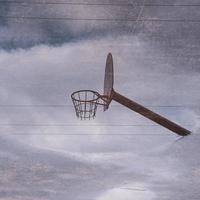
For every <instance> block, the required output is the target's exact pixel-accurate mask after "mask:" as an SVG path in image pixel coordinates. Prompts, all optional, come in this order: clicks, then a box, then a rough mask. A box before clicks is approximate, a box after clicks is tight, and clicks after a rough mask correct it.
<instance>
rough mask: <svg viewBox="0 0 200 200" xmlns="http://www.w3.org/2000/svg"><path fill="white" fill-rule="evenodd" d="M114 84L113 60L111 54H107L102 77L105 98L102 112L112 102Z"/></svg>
mask: <svg viewBox="0 0 200 200" xmlns="http://www.w3.org/2000/svg"><path fill="white" fill-rule="evenodd" d="M113 84H114V74H113V58H112V54H111V53H109V54H108V56H107V59H106V68H105V77H104V97H106V102H107V103H106V104H105V105H104V111H106V110H107V109H108V107H109V104H110V102H111V101H112V91H113Z"/></svg>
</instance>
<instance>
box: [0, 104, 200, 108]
mask: <svg viewBox="0 0 200 200" xmlns="http://www.w3.org/2000/svg"><path fill="white" fill-rule="evenodd" d="M1 107H2V108H4V107H11V108H12V107H19V108H20V107H21V108H29V107H30V108H31V107H56V108H59V107H60V108H65V107H74V106H73V105H62V104H48V105H23V104H21V105H17V104H16V105H15V104H7V105H6V104H1V105H0V108H1ZM112 107H121V105H112ZM146 107H151V108H200V105H146Z"/></svg>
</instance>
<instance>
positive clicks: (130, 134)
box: [4, 133, 200, 137]
mask: <svg viewBox="0 0 200 200" xmlns="http://www.w3.org/2000/svg"><path fill="white" fill-rule="evenodd" d="M8 134H10V135H26V136H29V135H40V136H45V135H48V136H49V135H52V136H54V135H56V136H58V135H61V136H62V135H68V136H162V137H163V136H168V137H169V136H170V137H171V134H160V133H112V134H105V133H7V134H6V135H8ZM4 135H5V134H4ZM193 135H200V134H198V133H193Z"/></svg>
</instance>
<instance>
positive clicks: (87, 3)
mask: <svg viewBox="0 0 200 200" xmlns="http://www.w3.org/2000/svg"><path fill="white" fill-rule="evenodd" d="M0 3H6V4H22V5H30V4H33V5H75V6H127V7H129V6H134V7H141V6H142V5H141V4H133V3H89V2H53V1H52V2H48V1H44V2H41V1H35V2H26V1H0ZM144 6H145V7H196V6H200V4H148V3H147V4H144Z"/></svg>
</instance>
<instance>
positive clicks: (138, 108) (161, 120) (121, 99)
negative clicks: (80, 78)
mask: <svg viewBox="0 0 200 200" xmlns="http://www.w3.org/2000/svg"><path fill="white" fill-rule="evenodd" d="M112 99H113V100H115V101H117V102H118V103H120V104H122V105H124V106H126V107H128V108H130V109H131V110H133V111H135V112H137V113H139V114H141V115H143V116H144V117H146V118H148V119H150V120H152V121H154V122H156V123H158V124H160V125H161V126H164V127H165V128H167V129H169V130H171V131H173V132H175V133H177V134H178V135H181V136H186V135H189V134H191V131H189V130H187V129H185V128H183V127H181V126H179V125H178V124H176V123H174V122H172V121H170V120H168V119H167V118H165V117H162V116H161V115H159V114H157V113H155V112H153V111H151V110H149V109H147V108H145V107H144V106H142V105H140V104H138V103H136V102H134V101H132V100H130V99H128V98H126V97H125V96H123V95H121V94H119V93H117V92H115V91H114V90H113V91H112Z"/></svg>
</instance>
